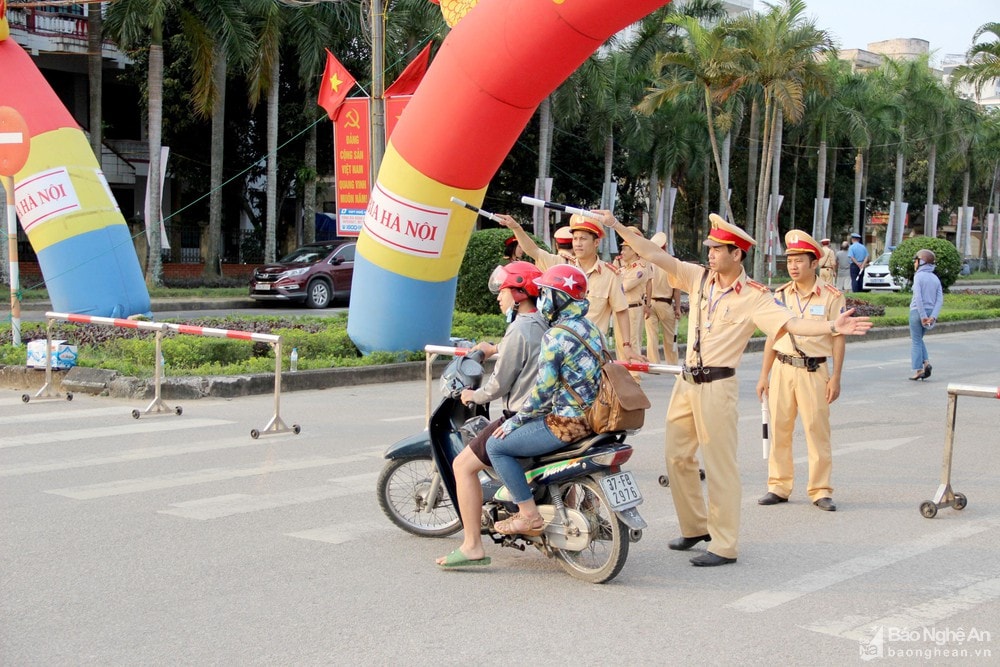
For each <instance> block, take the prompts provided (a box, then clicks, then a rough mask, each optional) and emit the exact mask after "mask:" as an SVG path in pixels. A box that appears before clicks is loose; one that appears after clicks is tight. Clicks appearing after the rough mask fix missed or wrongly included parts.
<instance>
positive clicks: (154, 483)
mask: <svg viewBox="0 0 1000 667" xmlns="http://www.w3.org/2000/svg"><path fill="white" fill-rule="evenodd" d="M367 458H368V457H366V456H364V455H361V454H352V455H350V456H340V457H337V458H324V457H309V458H303V459H289V460H286V461H275V462H274V463H268V464H266V465H261V466H254V467H252V468H205V469H203V470H195V471H194V472H179V473H170V474H168V475H158V476H156V477H139V478H136V479H121V480H116V481H113V482H103V483H101V484H88V485H85V486H72V487H68V488H65V489H50V490H48V491H46V492H45V493H51V494H53V495H57V496H65V497H67V498H73V499H75V500H93V499H94V498H108V497H110V496H121V495H126V494H130V493H144V492H146V491H157V490H160V489H171V488H176V487H179V486H191V485H194V484H204V483H206V482H220V481H223V480H228V479H239V478H241V477H254V476H257V475H270V474H272V473H276V472H287V471H291V470H306V469H308V468H322V467H325V466H335V465H341V464H344V463H356V462H359V461H363V460H365V459H367Z"/></svg>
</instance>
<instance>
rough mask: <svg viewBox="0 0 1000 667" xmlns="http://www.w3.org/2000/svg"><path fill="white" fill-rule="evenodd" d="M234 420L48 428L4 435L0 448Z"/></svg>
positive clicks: (171, 420)
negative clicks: (22, 433) (69, 428)
mask: <svg viewBox="0 0 1000 667" xmlns="http://www.w3.org/2000/svg"><path fill="white" fill-rule="evenodd" d="M235 423H236V422H233V421H229V420H227V419H188V418H187V417H177V418H175V419H158V420H154V421H146V422H141V421H137V422H135V423H133V424H123V425H121V426H102V427H97V428H75V429H71V430H68V431H52V432H49V433H34V434H31V435H7V436H4V437H2V438H0V449H8V448H10V447H26V446H28V445H46V444H51V443H54V442H75V441H77V440H87V439H89V438H112V437H117V436H122V435H142V434H144V433H162V432H164V431H183V430H185V429H192V428H207V427H209V426H222V425H223V424H235Z"/></svg>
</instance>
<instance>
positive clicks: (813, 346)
mask: <svg viewBox="0 0 1000 667" xmlns="http://www.w3.org/2000/svg"><path fill="white" fill-rule="evenodd" d="M774 298H775V299H776V300H777V301H778V302H779V303H782V304H784V305H785V307H786V308H788V310H790V311H791V312H792V315H793V316H795V317H801V318H802V319H804V320H829V321H833V320H835V319H837V317H838V316H839V315H840V314H841V313H842V312H844V308H845V307H846V304H847V300H846V299H845V298H844V294H843V293H842V292H841V291H840V290H838V289H837V288H836V287H834V286H833V285H831V284H829V283H827V282H826V281H824V280H823V279H822V278H817V279H816V284H815V285H813V289H812V291H811V292H809V293H808V294H801V293H799V291H798V290H796V289H795V283H791V282H790V283H786V284H784V285H782V286H781V287H779V288H778V289H776V290H775V291H774ZM835 335H837V336H839V335H840V334H835ZM796 345H797V346H798V348H799V349H800V350H802V354H804V355H805V356H807V357H831V356H833V336H830V335H823V336H795V344H794V345H793V344H792V337H791V336H782V337H781V338H779V339H778V340H776V341H775V342H774V350H775V351H776V352H781V353H782V354H787V355H790V356H795V357H797V356H801V355H799V353H798V352H797V351H796V350H795V346H796Z"/></svg>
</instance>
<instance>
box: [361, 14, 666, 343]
mask: <svg viewBox="0 0 1000 667" xmlns="http://www.w3.org/2000/svg"><path fill="white" fill-rule="evenodd" d="M440 4H441V6H442V11H444V13H445V18H446V19H448V21H449V24H451V23H453V22H456V21H457V23H455V25H454V28H453V30H452V31H451V33H450V34H449V35H448V37H447V38H446V39H445V41H444V43H443V44H442V45H441V49H440V50H439V51H438V54H437V57H436V58H435V59H434V62H433V63H432V64H431V67H430V69H429V70H428V72H427V74H426V75H425V77H424V79H423V81H422V82H421V84H420V88H419V89H418V90H417V93H416V95H414V97H413V99H412V100H411V101H410V103H409V106H408V107H407V109H406V111H405V113H404V114H403V115H402V117H401V118H400V119H399V123H398V125H397V126H396V129H395V130H394V131H393V133H392V136H391V138H390V140H389V144H388V146H387V147H386V151H385V157H384V159H383V161H382V165H381V167H380V169H379V173H378V177H377V179H376V182H375V185H374V187H373V188H372V193H371V197H370V199H369V206H368V210H367V211H366V214H365V222H364V228H363V230H362V232H361V236H360V238H359V239H358V250H357V255H356V256H355V262H354V282H353V284H352V287H351V304H350V318H349V320H348V328H347V331H348V334H349V335H350V337H351V339H352V340H353V341H354V343H355V345H357V346H358V348H360V349H361V350H362V351H364V352H370V351H372V350H419V349H423V346H424V345H426V344H443V343H446V342H447V340H448V337H449V334H450V331H451V320H452V312H453V309H454V303H455V285H456V283H457V276H458V269H459V267H460V266H461V263H462V257H463V255H464V254H465V248H466V245H467V244H468V241H469V237H470V236H471V235H472V230H473V228H474V225H475V220H476V216H475V214H474V213H472V212H471V211H468V210H465V209H463V208H459V207H457V206H455V205H454V204H452V203H451V197H452V196H455V197H457V198H459V199H461V200H464V201H466V202H469V203H471V204H474V205H477V206H478V205H480V204H481V203H482V201H483V197H484V195H485V193H486V187H487V185H488V184H489V181H490V179H491V178H492V177H493V175H494V174H495V173H496V170H497V169H498V168H499V167H500V164H501V163H502V162H503V160H504V158H505V157H506V155H507V153H508V151H509V150H510V148H511V147H512V146H513V145H514V142H515V141H516V140H517V137H518V136H519V135H520V133H521V131H522V130H523V129H524V127H525V125H527V123H528V121H529V120H530V119H531V116H532V114H534V112H535V109H536V108H537V106H538V105H539V103H540V102H541V101H542V100H543V99H544V98H545V96H546V95H548V94H549V93H550V92H551V91H552V90H554V89H555V88H556V87H557V86H558V85H559V84H560V83H562V81H564V80H565V79H566V77H568V76H569V75H570V74H571V73H572V72H573V71H574V70H575V69H576V68H577V67H579V66H580V64H581V63H583V61H584V60H586V58H587V57H588V56H589V55H590V54H591V53H593V52H594V51H595V50H596V49H597V48H598V47H600V45H601V44H603V43H604V41H606V40H607V38H608V37H610V36H611V35H613V34H614V33H616V32H617V31H619V30H621V29H622V28H624V27H626V26H628V25H630V24H632V23H634V22H635V21H637V20H639V19H640V18H642V17H643V16H645V15H647V14H649V13H651V12H652V11H654V10H655V9H657V8H658V7H660V6H662V5H665V4H667V0H480V1H479V3H478V4H475V3H474V2H473V1H470V0H464V1H463V0H440ZM472 4H475V6H473V7H472V8H471V9H470V10H468V13H467V14H465V15H464V16H461V15H460V14H461V11H462V10H461V9H458V8H461V7H464V6H468V5H472Z"/></svg>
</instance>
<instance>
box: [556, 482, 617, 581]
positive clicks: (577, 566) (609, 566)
mask: <svg viewBox="0 0 1000 667" xmlns="http://www.w3.org/2000/svg"><path fill="white" fill-rule="evenodd" d="M559 493H560V494H561V495H562V499H563V503H565V504H566V507H569V508H572V509H575V510H578V511H579V512H580V513H582V514H583V516H584V517H586V519H587V522H588V523H589V524H590V533H591V540H590V543H589V544H588V545H587V546H586V547H584V548H583V549H581V550H580V551H564V550H562V549H559V550H557V551H556V555H557V556H558V557H559V565H560V566H562V568H563V569H564V570H566V571H567V572H569V573H570V574H571V575H573V576H574V577H576V578H577V579H583V580H584V581H589V582H590V583H592V584H603V583H605V582H608V581H611V580H612V579H614V578H615V577H616V576H617V575H618V573H619V572H621V569H622V568H623V567H625V560H626V559H627V558H628V544H629V540H628V531H627V529H626V527H625V524H623V523H622V522H621V520H620V519H619V518H618V515H617V514H615V513H614V511H613V510H612V509H611V507H610V506H609V505H608V499H607V497H606V496H605V495H604V490H603V489H602V488H601V485H600V484H599V483H598V482H597V481H596V480H594V479H593V478H591V477H584V478H583V479H578V480H575V481H574V482H573V483H571V484H565V485H563V486H561V487H559Z"/></svg>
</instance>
